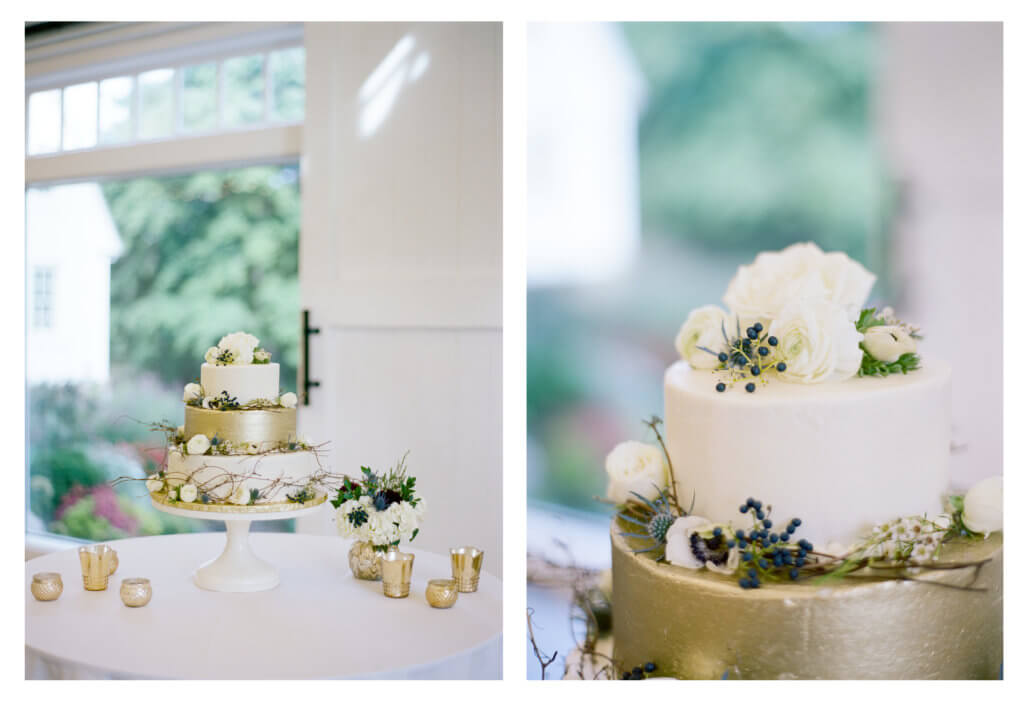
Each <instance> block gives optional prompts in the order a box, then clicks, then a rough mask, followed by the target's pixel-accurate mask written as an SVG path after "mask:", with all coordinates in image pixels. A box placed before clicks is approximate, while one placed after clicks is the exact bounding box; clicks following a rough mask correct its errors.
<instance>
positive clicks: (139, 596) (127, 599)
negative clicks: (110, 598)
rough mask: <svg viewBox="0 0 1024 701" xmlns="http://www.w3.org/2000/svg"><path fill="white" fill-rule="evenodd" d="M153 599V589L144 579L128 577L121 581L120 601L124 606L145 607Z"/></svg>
mask: <svg viewBox="0 0 1024 701" xmlns="http://www.w3.org/2000/svg"><path fill="white" fill-rule="evenodd" d="M152 598H153V587H152V585H151V584H150V583H149V580H148V579H146V578H145V577H129V578H127V579H122V580H121V601H123V602H124V605H125V606H129V607H131V608H138V607H139V606H145V605H146V604H148V603H149V600H150V599H152Z"/></svg>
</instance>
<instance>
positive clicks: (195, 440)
mask: <svg viewBox="0 0 1024 701" xmlns="http://www.w3.org/2000/svg"><path fill="white" fill-rule="evenodd" d="M185 447H186V448H187V449H188V454H189V455H203V454H204V453H206V451H207V450H209V449H210V439H209V438H207V437H206V436H205V435H204V434H202V433H197V434H196V435H194V436H192V437H191V438H189V439H188V443H186V444H185Z"/></svg>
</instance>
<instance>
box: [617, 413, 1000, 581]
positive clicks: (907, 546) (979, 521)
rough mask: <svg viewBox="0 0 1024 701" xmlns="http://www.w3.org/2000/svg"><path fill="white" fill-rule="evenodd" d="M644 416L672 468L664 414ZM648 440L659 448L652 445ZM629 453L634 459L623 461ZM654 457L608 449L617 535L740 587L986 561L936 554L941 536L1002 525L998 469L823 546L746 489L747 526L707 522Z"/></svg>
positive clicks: (905, 574)
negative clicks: (945, 497)
mask: <svg viewBox="0 0 1024 701" xmlns="http://www.w3.org/2000/svg"><path fill="white" fill-rule="evenodd" d="M645 423H646V424H647V425H648V426H649V427H650V428H651V429H652V430H653V431H654V434H655V437H656V439H657V442H658V444H659V446H660V448H661V451H662V452H663V453H664V456H665V463H664V464H666V465H667V469H668V472H669V474H672V466H671V458H670V457H669V455H668V451H667V450H666V449H665V443H664V440H663V439H662V436H661V432H660V431H659V429H658V427H659V425H660V424H661V419H659V418H657V417H653V418H652V419H650V420H649V421H646V422H645ZM638 445H640V446H643V445H644V444H638ZM645 448H651V449H655V450H656V448H655V447H654V446H645ZM613 456H615V459H614V460H613V459H612V458H613ZM630 460H632V462H633V464H632V465H629V464H621V463H623V462H624V461H626V462H628V461H630ZM652 462H654V461H653V460H652V459H651V457H650V455H649V451H647V450H639V449H637V448H635V447H632V446H631V444H620V445H619V446H616V448H615V449H614V450H613V451H612V453H611V454H609V459H608V462H607V464H606V468H607V469H608V473H609V477H610V478H611V483H610V484H609V488H608V494H609V501H611V502H612V503H615V504H617V506H618V514H617V518H618V519H619V521H621V522H623V523H626V524H632V526H633V528H632V529H629V530H624V531H622V532H620V535H621V536H623V537H624V538H628V539H629V540H630V542H631V543H636V544H637V547H633V546H632V545H631V546H630V548H631V549H632V551H633V553H634V554H640V553H654V554H655V560H656V561H658V562H662V561H667V562H668V563H669V564H671V565H675V566H679V567H685V568H688V569H701V568H707V569H708V570H711V571H713V572H717V573H719V574H725V575H738V584H739V586H740V587H742V588H743V589H757V588H759V587H760V586H761V583H762V582H763V581H777V580H782V581H785V580H787V579H788V580H797V579H807V578H819V579H820V581H825V580H826V579H828V578H835V577H842V576H845V575H847V574H850V573H851V572H854V571H856V570H861V569H871V570H879V571H882V570H884V571H886V572H887V573H889V574H895V575H897V576H900V577H901V578H903V579H912V578H913V577H912V576H911V574H912V573H913V572H914V571H915V570H918V569H931V568H940V569H950V568H966V567H979V566H981V565H982V564H984V561H981V562H966V563H956V564H944V563H937V562H935V561H936V560H937V559H938V557H939V554H940V552H941V549H942V546H943V544H945V543H947V542H949V541H951V540H953V539H954V538H966V539H974V538H980V537H987V536H988V534H989V533H991V532H994V531H999V530H1002V478H1000V477H995V478H990V479H988V480H984V481H982V482H980V483H978V484H977V485H975V486H974V487H972V488H971V489H970V490H969V491H968V492H967V494H966V495H962V496H953V497H951V498H950V499H949V509H948V511H947V513H943V514H939V515H937V516H935V517H931V518H929V517H927V516H923V515H922V516H909V517H902V518H897V519H894V520H892V521H889V522H886V523H882V524H879V525H877V526H875V527H874V529H873V530H872V533H871V535H870V536H868V537H866V538H864V539H863V540H861V541H860V542H858V543H856V544H855V545H854V546H853V547H851V548H849V549H848V550H846V551H845V552H839V553H836V552H824V551H819V550H816V549H815V547H814V544H813V543H811V542H810V541H808V540H806V539H804V538H800V539H797V538H796V532H797V530H798V529H799V528H800V526H801V525H802V523H803V522H802V521H801V519H800V518H797V517H793V518H790V519H788V520H787V521H785V522H780V524H779V525H778V526H777V525H776V523H775V521H773V519H772V517H771V514H772V507H771V505H766V504H764V503H762V502H761V501H760V500H758V499H755V498H754V497H748V498H747V500H746V501H745V502H743V503H742V504H740V505H739V508H738V511H739V513H740V514H743V515H747V514H749V516H750V518H751V527H750V529H749V530H746V529H743V528H738V527H736V526H734V525H733V524H732V523H731V522H730V523H712V522H711V521H709V520H708V519H706V518H703V517H701V516H698V515H694V514H692V513H691V512H692V509H693V504H692V502H691V504H690V507H689V509H684V508H683V507H682V506H681V505H680V503H679V500H678V498H677V497H676V493H677V487H676V485H675V483H674V481H673V483H672V484H671V490H672V492H671V493H669V491H668V490H667V489H666V487H665V484H664V482H661V483H659V482H657V481H656V479H657V478H658V476H659V475H660V473H659V472H658V471H657V470H655V471H654V472H652V471H651V469H650V464H651V463H652ZM634 475H648V476H649V477H650V478H651V481H650V483H649V484H648V485H647V489H648V490H654V494H655V496H653V497H649V496H648V495H646V494H644V493H642V492H641V491H639V490H638V489H636V488H633V487H634V486H635V484H634V483H633V482H631V481H629V480H632V479H633V477H632V476H634ZM830 549H831V548H830Z"/></svg>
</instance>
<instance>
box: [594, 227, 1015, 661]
mask: <svg viewBox="0 0 1024 701" xmlns="http://www.w3.org/2000/svg"><path fill="white" fill-rule="evenodd" d="M874 281H875V277H874V275H872V274H871V273H869V272H868V271H867V270H865V269H864V267H863V266H861V265H860V264H859V263H856V262H855V261H852V260H851V259H849V258H848V257H847V256H846V255H844V254H842V253H824V252H822V251H821V250H820V249H819V248H818V247H817V246H815V245H813V244H799V245H795V246H791V247H790V248H787V249H786V250H784V251H780V252H772V253H762V254H760V255H759V256H758V257H757V259H756V260H755V261H754V262H753V264H751V265H749V266H742V267H741V268H740V269H739V271H738V272H737V274H736V275H735V277H734V278H733V280H732V281H731V283H730V284H729V287H728V290H727V291H726V294H725V296H724V301H725V303H726V306H727V309H722V308H719V307H717V306H707V307H702V308H700V309H697V310H694V311H693V312H691V313H690V315H689V317H688V318H687V320H686V322H685V324H684V325H683V326H682V328H681V330H680V332H679V335H678V337H677V339H676V347H677V350H678V351H679V354H680V356H681V360H680V361H678V362H677V363H675V364H674V365H672V366H671V367H670V368H669V369H668V370H667V372H666V373H665V381H664V388H665V413H664V423H663V424H662V422H661V421H660V419H657V418H655V419H653V420H652V421H651V422H650V424H649V425H650V426H651V428H652V429H653V431H654V433H655V435H656V437H657V442H658V443H659V445H654V444H643V443H637V442H629V443H625V444H621V445H619V446H617V447H616V449H615V450H614V451H612V453H611V454H610V455H609V456H608V461H607V469H608V472H609V476H610V478H611V482H610V484H609V494H608V496H609V498H611V499H612V500H613V501H616V502H618V503H620V504H622V506H621V507H620V510H619V513H618V515H617V516H616V517H615V519H614V520H613V524H612V534H611V540H612V563H613V564H612V570H613V577H612V580H613V584H612V603H613V605H612V611H613V621H614V624H613V631H614V657H615V659H616V660H617V661H618V663H619V664H620V665H622V667H624V668H625V669H627V670H628V669H630V668H632V667H634V665H645V664H648V665H649V667H650V668H652V669H653V668H655V667H656V668H657V670H658V671H659V674H668V675H672V676H677V677H682V678H721V677H722V676H723V674H724V675H726V676H729V675H731V676H733V677H737V676H738V677H742V678H964V677H968V678H969V677H993V676H995V675H997V674H998V670H999V668H1000V663H1001V657H1002V625H1001V617H1002V539H1001V535H1000V533H998V532H994V531H999V530H1000V529H1001V488H1002V487H1001V481H1000V482H998V487H996V486H995V484H996V483H995V482H988V483H985V485H984V490H986V494H985V495H982V496H977V497H974V498H973V499H972V496H971V493H968V500H969V502H968V503H967V505H966V506H965V502H964V499H963V497H955V496H954V497H953V498H952V500H950V494H949V481H950V480H949V452H950V424H951V396H950V382H951V371H950V368H949V366H947V365H946V364H944V363H942V362H940V361H938V360H936V359H934V358H931V357H928V358H925V359H922V358H920V357H919V356H918V353H917V341H918V339H919V338H920V333H919V331H918V329H916V328H914V327H912V326H911V325H909V324H907V323H905V322H903V321H900V320H899V319H897V318H896V316H895V314H894V313H893V312H892V310H890V309H884V310H881V311H879V310H877V309H875V308H865V304H866V302H867V298H868V295H869V293H870V290H871V287H872V285H873V283H874ZM992 467H993V471H994V472H998V470H999V466H992ZM995 489H998V490H999V491H998V497H995V496H993V495H994V491H993V490H995ZM995 504H999V507H998V508H999V521H998V522H994V520H993V519H992V518H989V517H988V516H989V515H988V514H982V513H980V511H981V508H982V505H986V508H988V509H992V508H995V507H994V506H993V505H995ZM972 509H973V510H974V513H970V511H971V510H972ZM637 669H640V667H637Z"/></svg>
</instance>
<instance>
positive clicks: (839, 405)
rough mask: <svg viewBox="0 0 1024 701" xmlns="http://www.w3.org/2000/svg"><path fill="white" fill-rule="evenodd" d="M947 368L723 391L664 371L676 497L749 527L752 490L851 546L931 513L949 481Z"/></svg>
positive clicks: (685, 371)
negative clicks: (746, 509) (877, 528)
mask: <svg viewBox="0 0 1024 701" xmlns="http://www.w3.org/2000/svg"><path fill="white" fill-rule="evenodd" d="M950 376H951V373H950V368H949V366H947V365H945V364H943V363H940V362H937V361H935V360H934V359H932V360H929V361H928V363H927V365H923V366H922V367H921V368H920V369H918V370H916V371H914V372H912V373H908V374H906V375H897V376H889V377H886V378H878V377H857V378H853V379H850V380H847V381H845V382H835V383H825V384H817V385H805V384H793V383H787V382H779V381H775V382H770V383H767V384H765V385H763V386H761V387H759V388H758V390H757V393H756V394H754V395H749V394H747V393H746V392H728V393H725V394H722V393H719V392H718V391H716V389H715V380H714V373H712V372H708V371H705V370H695V369H693V368H691V367H690V366H689V365H688V364H687V363H685V362H682V361H680V362H677V363H676V364H675V365H673V366H672V367H670V368H669V369H668V371H667V372H666V373H665V433H666V441H667V444H668V452H669V455H671V457H672V467H673V469H674V472H675V479H676V481H677V483H678V488H679V492H680V499H681V500H682V501H683V502H685V503H686V504H689V501H690V495H691V494H693V495H694V509H693V511H694V513H696V514H700V515H702V516H705V517H707V518H709V519H711V520H713V521H716V522H723V523H724V522H729V521H731V522H732V523H733V524H734V525H735V526H736V527H740V528H746V527H747V526H748V525H749V517H746V516H744V515H742V514H740V513H739V512H738V511H737V508H738V507H739V505H740V504H742V503H743V502H744V501H745V500H746V499H747V498H748V497H754V498H756V499H762V500H764V502H765V503H766V504H771V505H772V519H773V520H775V521H776V522H777V523H783V522H785V521H787V520H789V519H792V518H800V519H802V520H803V523H804V526H803V527H802V528H801V534H802V535H803V536H805V537H807V538H808V539H810V540H811V541H812V542H814V543H819V544H821V545H823V546H824V545H826V544H827V543H829V542H830V541H836V542H840V543H844V544H849V543H851V542H853V541H854V540H855V539H856V537H857V536H858V535H863V533H864V531H865V530H869V529H870V527H871V526H872V525H873V524H876V523H881V522H884V521H887V520H889V519H892V518H896V517H900V516H905V515H907V514H929V515H934V514H938V513H940V512H941V510H942V495H943V493H944V492H945V491H946V489H947V488H948V481H949V474H948V468H949V444H950V423H951V417H950V407H951V404H950Z"/></svg>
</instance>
